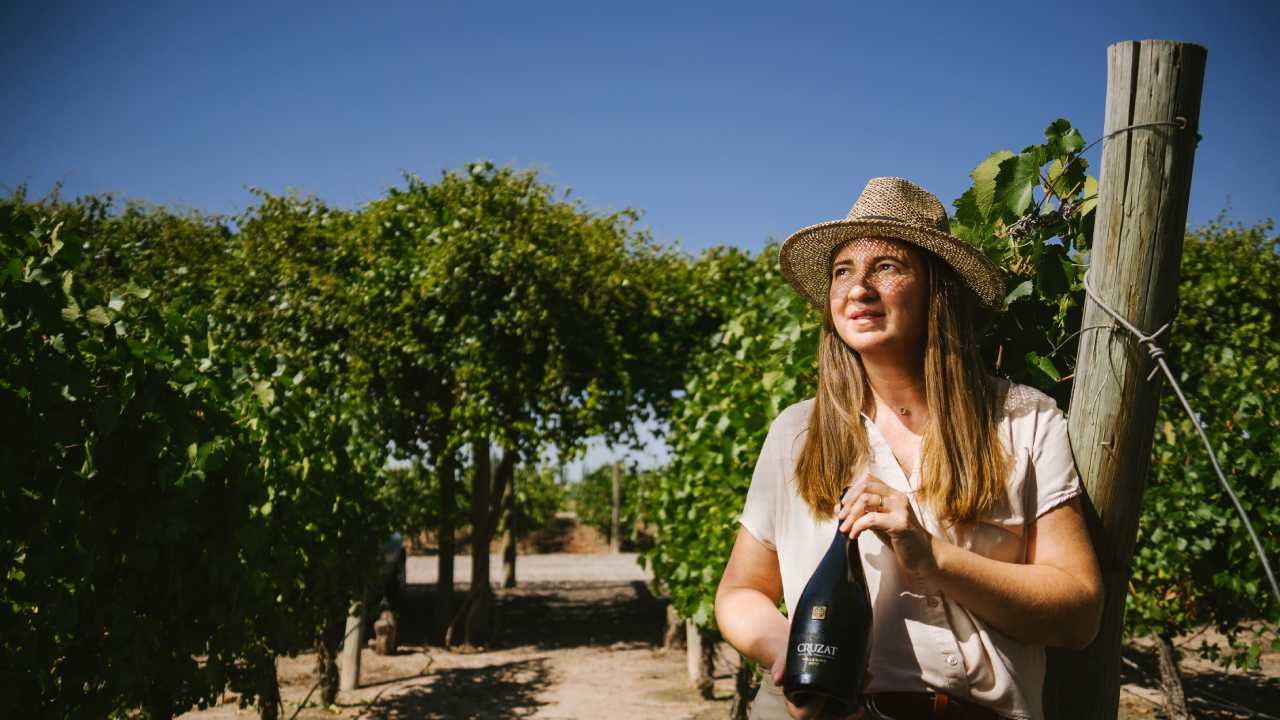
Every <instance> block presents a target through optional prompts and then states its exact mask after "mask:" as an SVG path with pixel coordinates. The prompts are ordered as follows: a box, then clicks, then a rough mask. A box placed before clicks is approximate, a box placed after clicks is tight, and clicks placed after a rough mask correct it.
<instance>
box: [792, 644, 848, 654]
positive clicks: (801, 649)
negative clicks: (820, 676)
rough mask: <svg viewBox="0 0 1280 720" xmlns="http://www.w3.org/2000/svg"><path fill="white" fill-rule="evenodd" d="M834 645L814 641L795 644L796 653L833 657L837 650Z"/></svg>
mask: <svg viewBox="0 0 1280 720" xmlns="http://www.w3.org/2000/svg"><path fill="white" fill-rule="evenodd" d="M839 649H840V648H839V647H838V646H836V645H824V644H822V643H816V642H802V643H800V644H799V645H797V646H796V653H797V654H799V655H825V656H827V657H835V656H836V652H838V651H839Z"/></svg>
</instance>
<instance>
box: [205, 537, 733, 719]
mask: <svg viewBox="0 0 1280 720" xmlns="http://www.w3.org/2000/svg"><path fill="white" fill-rule="evenodd" d="M494 559H496V558H494ZM459 560H463V559H462V558H459ZM458 565H459V568H458V569H459V573H458V575H459V577H458V580H459V581H460V584H459V586H458V588H459V590H463V591H465V590H466V588H467V583H466V582H465V581H466V580H469V578H468V577H467V571H466V570H464V568H466V566H467V563H466V562H465V561H464V562H459V563H458ZM517 567H518V569H519V570H520V578H521V584H520V586H519V587H517V588H513V589H496V590H495V591H496V593H497V596H498V601H499V607H500V625H499V629H498V633H497V636H496V638H495V642H494V643H493V645H492V647H490V648H489V649H487V650H486V651H484V652H472V653H466V652H450V651H448V650H445V649H444V648H441V647H438V646H432V645H428V644H427V643H426V634H427V627H428V620H429V618H430V617H431V615H432V612H431V608H432V603H433V602H434V592H435V589H434V585H433V584H432V583H434V581H435V578H434V570H435V563H434V558H420V557H414V558H410V563H409V567H408V576H409V579H410V587H409V597H408V599H407V602H406V607H407V608H408V609H407V610H406V612H405V613H404V614H403V615H402V618H401V637H402V642H401V648H400V652H399V653H398V654H396V655H392V656H385V657H384V656H379V655H376V654H375V653H373V652H372V650H366V651H365V652H363V653H362V655H361V672H360V681H361V686H360V688H358V689H357V690H355V691H352V692H343V693H340V694H339V696H338V703H337V705H336V706H334V707H331V708H320V707H316V702H317V699H316V696H312V700H311V702H310V703H309V706H308V707H306V708H303V709H302V710H301V712H299V714H298V718H299V719H300V720H302V719H311V720H320V719H321V718H323V719H324V720H333V719H334V718H362V719H368V720H398V719H400V718H427V719H434V718H442V719H443V718H545V719H548V720H549V719H551V718H557V719H559V718H597V717H610V718H619V719H620V720H648V719H649V718H687V719H697V720H704V719H709V718H723V717H726V716H727V715H728V712H729V704H730V702H731V696H732V692H733V690H732V676H731V672H732V671H731V668H730V667H729V665H728V664H727V659H722V660H721V667H720V668H719V672H718V673H717V674H718V675H719V676H720V677H719V678H718V680H717V692H716V699H715V700H711V701H708V700H703V699H702V698H701V697H699V695H698V693H697V691H696V690H695V689H694V688H693V687H692V685H691V684H690V683H689V681H688V676H687V673H686V670H685V656H684V653H683V651H672V652H664V651H663V650H662V634H663V623H664V618H665V603H664V602H663V601H661V600H659V599H657V598H655V597H653V595H651V594H650V592H649V590H648V586H647V583H646V580H647V574H646V573H645V572H644V571H643V570H642V569H641V568H640V567H639V566H638V565H637V564H636V561H635V556H634V555H612V556H611V555H599V554H594V555H567V554H556V555H543V556H529V557H528V558H521V559H520V560H519V562H518V565H517ZM497 568H498V572H500V569H501V562H500V561H498V563H497ZM496 574H497V572H495V575H496ZM548 576H552V577H557V578H561V579H559V580H554V581H553V580H547V579H545V578H547V577H548ZM428 579H429V581H430V582H421V581H426V580H428ZM495 587H496V586H495ZM314 662H315V660H314V655H312V654H311V653H303V654H301V655H299V656H297V657H294V658H281V659H280V660H279V663H278V672H279V677H280V683H281V696H282V698H283V700H284V707H285V713H284V715H283V717H284V718H285V720H288V719H289V718H290V716H291V715H292V714H293V713H294V712H295V710H297V709H298V706H299V704H300V703H301V702H302V701H303V698H304V697H305V696H306V695H307V693H308V691H309V690H310V689H311V687H312V686H313V685H314V683H315V676H314V675H313V674H312V669H313V665H314ZM183 717H184V718H187V719H188V720H197V719H198V720H214V719H221V718H239V717H244V718H250V717H256V712H254V711H253V710H252V709H247V710H238V709H237V708H236V706H235V704H234V703H229V704H226V705H223V706H221V707H218V708H213V709H210V710H206V711H203V712H192V713H188V714H187V715H184V716H183Z"/></svg>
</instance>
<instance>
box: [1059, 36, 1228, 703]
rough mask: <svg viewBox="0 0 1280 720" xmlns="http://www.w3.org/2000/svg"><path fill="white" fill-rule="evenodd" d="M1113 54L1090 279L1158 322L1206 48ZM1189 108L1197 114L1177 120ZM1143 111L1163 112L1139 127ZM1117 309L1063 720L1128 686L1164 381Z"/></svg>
mask: <svg viewBox="0 0 1280 720" xmlns="http://www.w3.org/2000/svg"><path fill="white" fill-rule="evenodd" d="M1107 57H1108V72H1107V107H1106V121H1105V123H1104V127H1103V132H1104V137H1106V136H1107V135H1110V134H1112V133H1117V134H1115V135H1113V136H1111V137H1110V138H1109V139H1108V140H1107V141H1106V143H1105V144H1104V145H1103V149H1102V165H1101V172H1100V173H1099V175H1100V179H1099V197H1098V206H1097V225H1096V226H1095V227H1096V229H1095V233H1094V240H1093V248H1092V250H1091V251H1090V255H1089V285H1090V287H1092V288H1093V289H1094V291H1095V292H1096V293H1098V295H1099V296H1101V297H1102V299H1103V300H1104V301H1105V302H1106V303H1107V304H1108V305H1110V306H1111V307H1113V308H1114V309H1115V310H1116V312H1118V313H1120V314H1121V316H1123V317H1125V318H1126V320H1127V321H1128V322H1130V323H1132V324H1134V325H1136V326H1137V327H1138V328H1139V329H1141V330H1142V331H1143V332H1148V333H1149V332H1154V331H1155V330H1156V329H1157V328H1159V327H1161V326H1162V325H1163V324H1164V323H1166V322H1169V321H1170V320H1172V318H1173V313H1174V308H1175V300H1176V298H1177V291H1178V269H1179V265H1180V262H1181V255H1182V237H1183V232H1184V231H1185V228H1186V218H1187V198H1188V195H1189V193H1190V188H1191V169H1192V161H1193V159H1194V155H1195V144H1196V138H1197V129H1198V127H1199V118H1200V90H1201V86H1202V85H1203V81H1204V65H1205V50H1204V48H1202V47H1199V46H1196V45H1190V44H1184V43H1172V42H1166V41H1160V40H1145V41H1143V42H1141V43H1137V42H1122V43H1117V44H1115V45H1112V46H1111V47H1110V48H1109V50H1108V54H1107ZM1175 118H1182V120H1181V121H1178V120H1175ZM1178 122H1181V123H1183V124H1185V128H1179V127H1174V126H1172V125H1168V124H1164V123H1178ZM1143 123H1161V124H1158V125H1151V126H1147V127H1142V128H1134V129H1130V130H1125V128H1129V126H1131V125H1138V124H1143ZM1112 323H1113V321H1112V318H1111V317H1110V316H1109V315H1107V314H1106V313H1105V312H1104V311H1103V310H1102V308H1101V307H1100V306H1099V305H1098V303H1097V302H1094V301H1093V300H1086V301H1085V306H1084V317H1083V320H1082V321H1081V328H1082V329H1083V332H1082V334H1081V336H1080V349H1079V356H1078V360H1077V362H1076V378H1075V382H1074V384H1073V387H1072V394H1071V405H1070V418H1069V420H1068V425H1069V428H1068V431H1069V434H1070V437H1071V446H1072V450H1073V452H1074V453H1075V459H1076V465H1077V468H1078V469H1079V471H1080V476H1081V479H1082V480H1083V482H1084V487H1085V491H1086V493H1087V496H1086V502H1085V513H1086V517H1087V519H1088V521H1089V530H1090V535H1091V537H1092V540H1093V547H1094V550H1095V552H1096V553H1097V555H1098V564H1099V566H1100V567H1101V569H1102V579H1103V584H1104V591H1105V593H1106V598H1105V605H1104V608H1103V614H1102V622H1101V626H1100V629H1099V631H1098V634H1097V636H1096V637H1095V639H1094V641H1093V643H1092V644H1090V645H1089V646H1088V647H1087V648H1085V649H1084V650H1081V651H1072V650H1051V651H1050V652H1049V666H1048V672H1047V674H1046V677H1045V688H1044V702H1043V704H1044V709H1045V712H1046V713H1047V715H1048V717H1049V718H1050V720H1059V719H1068V718H1069V719H1070V720H1111V719H1113V718H1115V716H1116V712H1117V708H1118V705H1119V700H1120V642H1121V635H1122V631H1123V629H1124V605H1125V593H1126V591H1127V584H1128V579H1129V568H1130V564H1131V561H1132V557H1133V546H1134V540H1135V539H1136V537H1137V530H1138V517H1139V515H1140V513H1141V509H1142V494H1143V485H1144V482H1145V480H1146V476H1147V471H1148V467H1149V464H1150V455H1151V439H1152V434H1153V431H1154V428H1155V419H1156V411H1157V402H1158V400H1159V385H1158V384H1156V383H1154V382H1148V381H1147V374H1148V373H1149V372H1150V371H1151V369H1152V366H1153V361H1152V359H1151V358H1150V357H1148V355H1147V353H1146V352H1144V351H1143V349H1142V348H1139V347H1137V342H1136V341H1135V339H1134V338H1133V337H1131V336H1129V335H1128V333H1126V332H1124V331H1123V330H1118V331H1109V330H1107V329H1106V328H1107V327H1109V326H1112ZM1098 326H1102V328H1103V329H1097V327H1098ZM1167 338H1168V336H1167V335H1165V336H1162V340H1163V341H1166V342H1167Z"/></svg>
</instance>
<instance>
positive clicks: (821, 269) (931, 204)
mask: <svg viewBox="0 0 1280 720" xmlns="http://www.w3.org/2000/svg"><path fill="white" fill-rule="evenodd" d="M865 237H887V238H894V239H896V240H903V241H905V242H909V243H911V244H913V245H916V246H918V247H922V248H924V249H925V250H928V251H930V252H932V253H933V254H934V255H937V256H938V257H939V258H941V259H942V260H943V261H944V262H946V263H947V264H948V265H950V266H951V267H952V268H954V269H955V271H956V273H957V274H959V276H960V277H961V278H962V279H963V280H964V282H965V283H966V284H967V285H968V286H969V288H970V289H972V290H973V292H974V294H975V295H977V296H978V299H979V300H980V301H981V302H982V304H983V305H986V306H987V307H989V308H998V307H1000V305H1001V304H1002V303H1003V301H1004V275H1003V274H1002V273H1001V272H1000V269H999V268H997V267H996V266H995V264H993V263H992V262H991V261H990V260H988V259H987V258H986V256H984V255H983V254H982V253H981V252H980V251H979V250H978V249H977V248H975V247H973V246H972V245H970V244H969V243H967V242H965V241H964V240H961V239H960V238H958V237H955V236H954V235H952V234H951V224H950V223H949V222H948V220H947V211H946V209H945V208H943V207H942V203H940V202H938V198H936V197H934V196H933V194H932V193H930V192H929V191H928V190H925V189H924V188H922V187H920V186H919V185H916V184H915V183H912V182H911V181H909V180H903V179H902V178H896V177H879V178H872V179H871V181H870V182H868V183H867V187H866V188H864V189H863V191H862V194H861V195H859V196H858V200H857V202H855V203H854V204H853V208H852V209H850V210H849V216H848V217H846V218H845V219H844V220H832V221H830V222H824V223H818V224H817V225H810V226H809V227H807V228H803V229H801V230H797V231H796V232H795V233H793V234H792V235H791V237H789V238H787V241H786V242H784V243H782V249H781V250H779V251H778V262H779V263H780V264H781V265H782V276H783V277H785V278H786V279H787V282H789V283H791V286H792V287H794V288H795V289H796V291H797V292H799V293H800V294H801V295H803V296H804V297H805V299H807V300H808V301H809V302H810V303H812V304H813V305H815V306H817V307H819V308H821V307H823V306H824V305H825V304H826V302H827V292H828V289H829V288H830V283H831V253H832V252H833V251H834V250H835V249H836V248H838V247H840V245H842V244H843V243H844V242H845V241H847V240H853V239H855V238H865Z"/></svg>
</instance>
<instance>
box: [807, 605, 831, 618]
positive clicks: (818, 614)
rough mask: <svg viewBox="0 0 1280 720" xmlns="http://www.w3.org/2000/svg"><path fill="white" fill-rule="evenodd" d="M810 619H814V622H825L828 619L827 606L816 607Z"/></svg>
mask: <svg viewBox="0 0 1280 720" xmlns="http://www.w3.org/2000/svg"><path fill="white" fill-rule="evenodd" d="M810 617H811V618H813V619H814V620H825V619H826V618H827V606H826V605H814V606H813V613H812V614H811V615H810Z"/></svg>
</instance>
